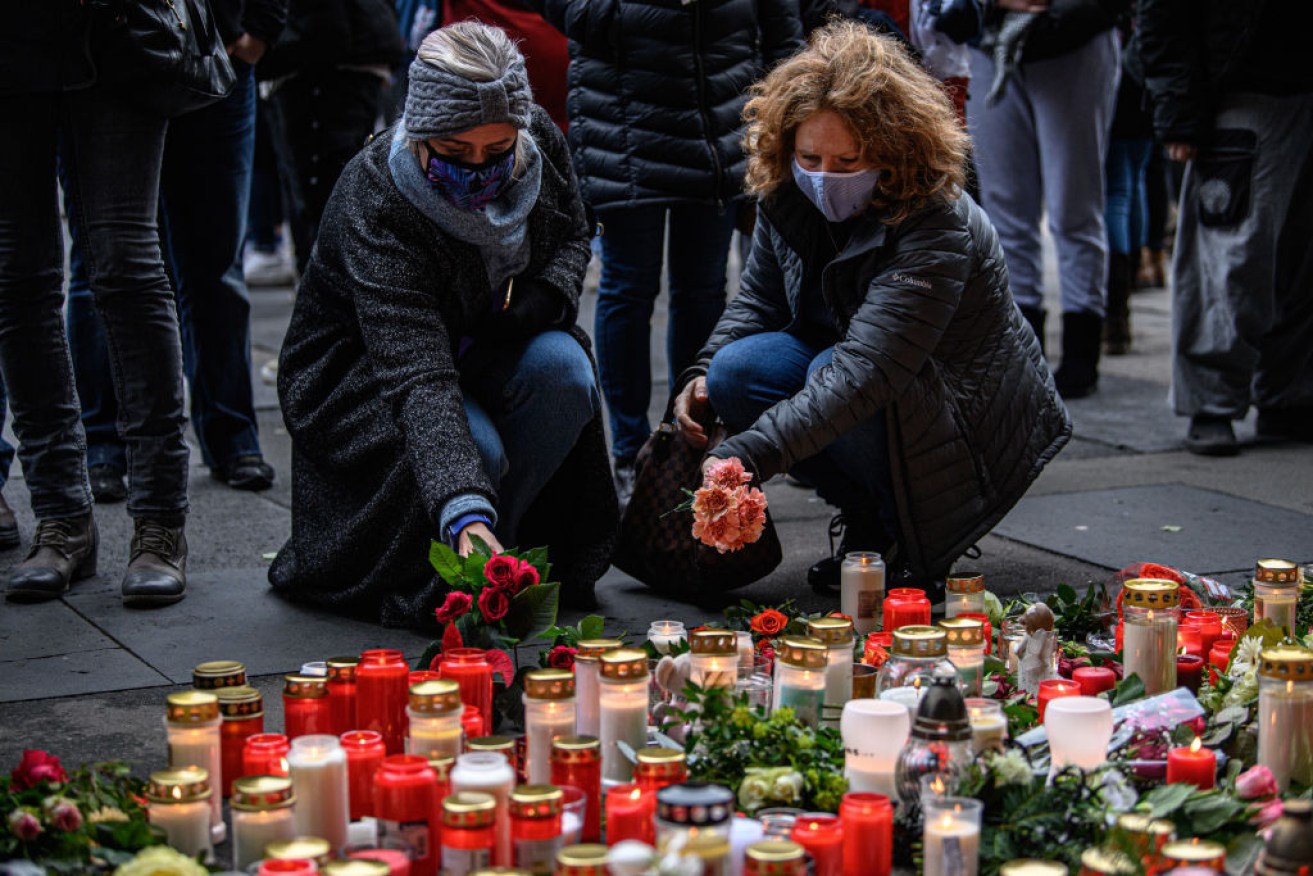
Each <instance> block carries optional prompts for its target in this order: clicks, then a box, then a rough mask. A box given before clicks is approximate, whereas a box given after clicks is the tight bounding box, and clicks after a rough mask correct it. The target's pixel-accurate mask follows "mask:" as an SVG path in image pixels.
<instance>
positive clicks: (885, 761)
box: [839, 700, 912, 798]
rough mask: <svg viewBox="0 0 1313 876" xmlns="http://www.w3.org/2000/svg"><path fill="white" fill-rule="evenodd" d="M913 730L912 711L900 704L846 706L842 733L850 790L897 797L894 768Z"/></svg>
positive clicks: (875, 702) (876, 702) (864, 702)
mask: <svg viewBox="0 0 1313 876" xmlns="http://www.w3.org/2000/svg"><path fill="white" fill-rule="evenodd" d="M911 728H912V716H911V712H909V711H908V709H907V707H906V706H904V705H902V704H900V703H891V702H887V701H885V700H853V701H851V702H850V703H848V704H847V705H846V706H844V707H843V717H842V718H841V719H840V722H839V732H840V734H841V735H842V736H843V749H844V770H843V774H844V776H845V777H846V778H847V779H848V788H849V790H851V791H862V792H874V793H876V794H883V795H885V796H886V797H891V798H896V796H897V791H896V790H895V787H896V785H895V782H894V769H895V767H896V766H897V764H898V755H899V753H900V752H901V751H902V750H903V745H904V744H905V743H906V742H907V736H908V734H909V733H910V732H911Z"/></svg>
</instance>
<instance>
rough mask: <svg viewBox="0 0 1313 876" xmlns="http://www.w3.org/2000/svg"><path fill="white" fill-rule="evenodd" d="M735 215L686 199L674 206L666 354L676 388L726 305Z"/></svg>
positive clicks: (669, 245)
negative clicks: (680, 377)
mask: <svg viewBox="0 0 1313 876" xmlns="http://www.w3.org/2000/svg"><path fill="white" fill-rule="evenodd" d="M736 219H737V211H736V210H735V209H734V208H732V207H731V208H719V207H715V206H706V205H694V204H684V205H680V206H676V207H671V208H670V232H669V235H668V237H667V239H666V269H667V271H668V273H669V277H670V321H669V324H668V325H667V327H666V356H667V358H668V360H669V365H670V389H671V390H672V391H673V390H674V388H675V379H676V378H677V377H679V374H680V372H681V371H683V370H684V369H685V368H687V367H688V366H690V365H692V364H693V362H694V360H695V359H697V355H698V352H699V351H700V350H701V349H702V345H703V344H705V343H706V342H707V338H708V337H710V336H711V330H712V329H714V328H715V327H716V322H717V321H718V320H719V319H720V314H721V313H722V312H723V311H724V310H725V270H726V265H727V263H728V262H729V246H730V240H731V238H732V237H733V235H734V224H735V221H736Z"/></svg>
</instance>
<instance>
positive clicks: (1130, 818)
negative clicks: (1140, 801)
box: [1117, 812, 1176, 837]
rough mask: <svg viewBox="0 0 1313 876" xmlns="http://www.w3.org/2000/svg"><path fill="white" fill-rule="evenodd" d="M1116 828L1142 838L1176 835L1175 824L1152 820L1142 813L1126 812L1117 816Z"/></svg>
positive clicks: (1162, 819) (1157, 819)
mask: <svg viewBox="0 0 1313 876" xmlns="http://www.w3.org/2000/svg"><path fill="white" fill-rule="evenodd" d="M1117 826H1118V827H1119V828H1121V829H1122V830H1123V831H1125V832H1126V833H1129V834H1132V835H1135V836H1142V837H1164V836H1165V837H1171V836H1172V834H1174V833H1176V824H1175V822H1171V821H1168V820H1167V819H1166V818H1154V817H1153V816H1151V815H1148V814H1146V813H1143V812H1127V813H1126V814H1124V815H1119V816H1117Z"/></svg>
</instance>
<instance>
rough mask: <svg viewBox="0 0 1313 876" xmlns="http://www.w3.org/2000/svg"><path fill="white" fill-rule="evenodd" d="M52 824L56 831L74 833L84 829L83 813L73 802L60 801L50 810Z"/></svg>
mask: <svg viewBox="0 0 1313 876" xmlns="http://www.w3.org/2000/svg"><path fill="white" fill-rule="evenodd" d="M50 823H51V824H52V825H53V826H54V828H55V830H62V831H63V832H64V833H73V832H74V831H76V830H78V829H79V828H80V827H82V811H81V810H80V809H78V808H77V804H76V803H74V802H73V801H71V800H60V801H59V802H58V803H56V804H55V805H54V806H53V807H51V809H50Z"/></svg>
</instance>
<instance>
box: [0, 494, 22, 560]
mask: <svg viewBox="0 0 1313 876" xmlns="http://www.w3.org/2000/svg"><path fill="white" fill-rule="evenodd" d="M15 547H18V520H17V519H16V518H15V517H14V510H13V509H12V508H10V507H9V503H8V502H6V501H5V497H4V496H3V495H0V550H5V549H7V548H15Z"/></svg>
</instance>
